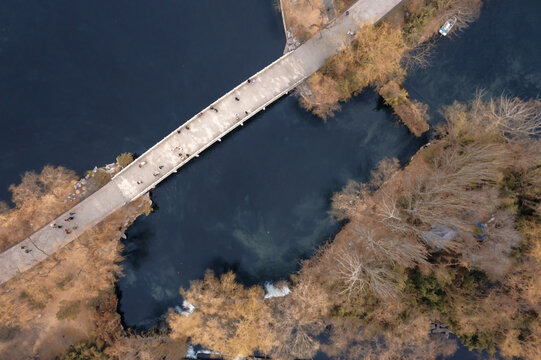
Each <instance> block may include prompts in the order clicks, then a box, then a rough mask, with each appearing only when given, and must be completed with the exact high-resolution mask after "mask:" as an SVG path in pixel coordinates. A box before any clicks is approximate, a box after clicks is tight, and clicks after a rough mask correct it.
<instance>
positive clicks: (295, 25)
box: [282, 0, 328, 42]
mask: <svg viewBox="0 0 541 360" xmlns="http://www.w3.org/2000/svg"><path fill="white" fill-rule="evenodd" d="M282 7H283V10H284V12H283V14H282V16H284V19H285V23H286V27H287V29H288V30H289V31H291V33H292V35H293V36H294V37H297V38H298V39H299V41H300V42H304V41H306V40H308V39H309V38H310V37H312V36H313V35H314V34H315V33H317V32H318V31H319V30H320V29H322V28H324V27H325V26H326V25H327V23H328V19H327V15H326V9H325V6H324V4H323V0H282Z"/></svg>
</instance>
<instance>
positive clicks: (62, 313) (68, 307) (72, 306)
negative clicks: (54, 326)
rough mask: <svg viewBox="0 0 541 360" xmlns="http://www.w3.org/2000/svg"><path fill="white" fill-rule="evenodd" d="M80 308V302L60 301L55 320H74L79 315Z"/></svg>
mask: <svg viewBox="0 0 541 360" xmlns="http://www.w3.org/2000/svg"><path fill="white" fill-rule="evenodd" d="M80 308H81V301H79V300H75V301H66V300H64V301H62V302H60V309H58V312H57V313H56V318H57V319H58V320H74V319H76V318H77V315H79V311H80Z"/></svg>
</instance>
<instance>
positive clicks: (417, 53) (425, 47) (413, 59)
mask: <svg viewBox="0 0 541 360" xmlns="http://www.w3.org/2000/svg"><path fill="white" fill-rule="evenodd" d="M435 44H436V42H435V40H434V38H430V39H428V40H427V41H425V42H421V43H420V44H418V45H417V46H415V47H414V48H413V49H411V50H410V51H408V52H407V53H404V56H403V57H402V65H403V66H404V68H405V69H409V70H413V69H424V68H426V67H428V66H429V65H430V63H431V60H432V55H433V54H434V45H435Z"/></svg>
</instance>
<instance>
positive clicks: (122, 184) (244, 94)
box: [0, 0, 402, 284]
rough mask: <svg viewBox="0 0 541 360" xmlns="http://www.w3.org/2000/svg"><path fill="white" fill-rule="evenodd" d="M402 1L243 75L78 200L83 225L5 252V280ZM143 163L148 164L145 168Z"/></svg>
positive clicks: (363, 1)
mask: <svg viewBox="0 0 541 360" xmlns="http://www.w3.org/2000/svg"><path fill="white" fill-rule="evenodd" d="M401 1H402V0H378V1H373V0H359V1H357V2H356V3H355V4H354V5H353V6H352V7H351V8H350V10H349V15H348V16H346V15H342V16H340V17H339V18H337V19H335V21H334V22H332V23H331V24H330V25H329V26H328V27H327V28H326V29H324V30H322V31H321V32H320V34H319V36H315V37H313V38H312V39H310V40H308V41H307V42H306V43H304V44H303V45H301V46H300V47H299V48H297V49H296V50H295V51H292V52H290V53H287V54H285V55H284V56H282V57H281V58H279V59H278V60H276V61H275V62H273V63H272V64H270V65H269V66H267V67H266V68H264V69H263V70H261V71H260V72H258V73H257V74H255V75H254V76H252V77H251V78H250V82H248V81H247V80H248V79H245V80H243V81H242V82H241V83H240V84H239V85H238V86H237V87H235V88H234V89H233V90H231V91H230V92H228V93H227V94H225V95H224V96H222V97H221V98H220V99H218V100H217V101H216V102H214V103H213V104H212V105H210V106H209V107H208V108H206V109H204V110H203V111H201V113H199V114H197V115H195V116H194V117H193V118H191V119H190V120H188V121H187V122H186V123H184V124H183V125H182V126H180V127H179V128H178V129H175V131H173V132H172V133H171V134H169V135H168V136H166V137H165V138H164V139H163V140H161V141H160V142H158V143H157V144H155V145H154V146H153V147H152V148H150V149H149V150H147V151H146V152H145V153H144V154H143V155H141V156H140V157H139V158H138V159H137V160H136V161H134V162H133V163H132V164H130V165H129V166H127V167H126V168H125V169H123V170H122V171H121V172H119V173H118V174H117V175H116V176H115V177H114V178H113V179H112V180H111V182H109V183H108V184H107V185H105V186H104V187H103V188H101V189H100V190H98V191H97V192H95V193H94V194H92V195H91V196H90V197H88V198H87V199H85V200H83V201H82V202H81V203H79V204H77V205H75V206H74V207H73V208H72V209H71V210H70V211H72V212H76V219H75V220H74V221H72V222H70V225H71V226H75V225H77V226H78V230H76V231H72V233H71V234H65V233H64V232H63V231H61V230H60V229H54V228H51V227H50V226H46V227H44V228H42V229H40V230H38V231H36V232H35V233H34V234H32V235H31V236H29V237H28V238H26V239H24V240H23V241H21V242H20V243H18V244H17V245H14V246H12V247H11V248H9V249H7V250H6V251H4V252H3V253H1V254H0V284H1V283H4V282H6V281H8V280H9V279H11V278H12V277H14V276H15V275H17V274H18V273H19V272H21V271H24V270H26V269H28V268H30V267H32V266H34V265H35V264H37V263H38V262H40V261H42V260H44V259H45V258H46V257H47V256H48V255H50V254H52V253H54V252H55V251H57V250H58V249H60V248H62V247H63V246H65V245H66V244H68V243H70V242H71V241H73V240H74V239H76V238H77V237H78V236H79V235H80V234H81V232H82V231H84V229H86V228H88V227H89V226H92V225H94V224H96V223H98V222H99V221H101V220H103V219H104V218H105V217H106V216H107V215H109V214H111V213H112V212H114V211H115V210H117V209H119V208H120V207H122V206H123V205H124V204H125V203H126V202H129V201H132V200H134V199H136V198H138V197H139V196H141V195H142V194H144V193H146V192H148V191H149V190H151V189H152V188H154V187H155V186H156V185H157V184H158V183H160V182H161V181H162V180H164V179H165V178H166V177H167V176H169V175H170V174H171V173H173V172H176V171H177V170H178V169H179V168H180V167H181V166H183V165H184V164H185V163H186V162H188V161H190V160H191V159H193V158H194V157H197V156H198V154H199V153H201V152H202V151H203V150H205V149H206V148H207V147H209V146H210V145H212V144H213V143H215V142H216V141H220V140H221V138H222V137H223V136H225V135H226V134H227V133H229V132H230V131H232V130H233V129H235V128H236V127H237V126H239V125H242V124H243V123H244V122H245V121H246V120H248V119H249V118H250V117H252V116H254V115H255V114H256V113H257V112H259V111H260V110H262V109H264V108H265V106H267V105H269V104H271V103H272V102H274V101H275V100H276V99H278V98H280V97H281V96H283V95H284V94H286V93H287V92H289V91H290V90H292V89H293V88H295V87H296V86H297V85H298V84H300V83H301V82H302V81H304V80H305V79H306V78H308V77H309V76H310V75H311V74H313V73H314V72H315V71H317V70H318V69H319V68H320V67H321V66H322V65H323V63H324V62H325V60H326V59H327V58H328V57H330V56H332V55H334V54H335V53H336V52H338V51H339V50H340V48H342V46H343V45H344V44H346V43H347V42H348V41H349V36H348V35H347V32H348V30H349V29H354V30H356V29H358V28H359V26H360V25H361V24H362V23H365V22H376V21H378V20H379V19H381V18H382V17H383V16H384V15H385V14H387V13H388V12H389V11H390V10H391V9H392V8H394V7H395V6H396V5H397V4H399V3H400V2H401ZM236 98H237V99H238V100H236ZM213 109H216V110H217V111H215V110H213ZM142 163H145V164H144V165H143V166H141V167H140V166H139V165H140V164H142ZM65 217H67V215H66V214H63V215H62V216H60V217H58V218H57V219H56V220H53V221H52V222H57V223H58V224H60V223H64V222H63V219H64V218H65ZM23 246H24V248H23ZM28 250H31V251H28Z"/></svg>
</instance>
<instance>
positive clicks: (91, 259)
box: [0, 167, 150, 359]
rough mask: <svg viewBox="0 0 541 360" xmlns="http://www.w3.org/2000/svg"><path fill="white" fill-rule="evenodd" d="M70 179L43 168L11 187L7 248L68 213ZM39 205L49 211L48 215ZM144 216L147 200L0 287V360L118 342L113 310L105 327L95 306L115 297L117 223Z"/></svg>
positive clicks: (59, 170)
mask: <svg viewBox="0 0 541 360" xmlns="http://www.w3.org/2000/svg"><path fill="white" fill-rule="evenodd" d="M74 179H75V175H74V173H73V172H71V171H68V170H66V169H64V168H61V167H60V168H52V167H45V168H44V170H43V171H42V172H41V174H33V173H27V174H25V176H24V177H23V181H22V183H21V184H20V185H17V186H15V185H13V186H11V190H12V192H13V194H14V196H13V199H14V202H15V203H16V208H15V209H13V210H10V212H8V213H3V214H2V215H0V216H4V219H7V221H8V222H7V223H6V222H3V223H1V224H0V228H1V229H3V231H6V229H7V230H10V231H11V232H12V233H14V234H15V235H12V234H9V233H8V234H9V237H8V238H7V239H8V241H10V242H13V241H17V240H19V239H20V237H19V236H21V235H20V234H24V235H26V234H27V233H28V232H31V231H32V230H33V229H34V228H37V227H39V224H40V223H39V222H40V221H41V222H43V223H45V222H47V221H49V220H50V219H51V217H52V216H54V213H52V214H51V213H49V212H48V211H47V210H49V211H53V212H54V209H61V210H58V211H63V210H66V206H67V205H66V204H65V203H64V202H63V200H62V197H64V196H65V195H66V194H67V192H69V191H72V190H70V189H73V186H72V183H71V182H72V181H74ZM44 204H46V205H52V208H51V209H46V207H44V206H43V205H44ZM149 210H150V200H149V199H148V198H145V197H143V198H141V199H139V200H136V201H135V202H133V203H130V204H128V205H126V206H125V207H124V208H122V209H120V210H118V211H117V212H115V213H113V214H112V215H110V216H109V217H107V218H106V219H105V220H104V221H102V222H101V223H100V224H98V225H96V226H95V227H94V228H92V229H90V230H88V231H86V232H85V233H84V234H83V235H82V236H81V237H79V238H78V239H77V240H75V241H74V242H72V243H71V244H69V245H67V246H66V247H64V248H63V249H61V250H59V251H58V252H57V253H56V254H54V255H52V256H50V257H49V258H48V259H46V260H45V261H43V262H42V263H40V264H38V265H37V266H35V267H34V268H32V269H30V270H28V271H26V272H24V273H22V274H21V275H19V276H17V277H16V278H14V279H12V280H10V281H8V282H7V283H5V284H3V285H1V286H0V303H1V304H2V306H1V307H0V324H1V326H0V353H1V354H2V358H4V357H5V358H10V359H22V358H26V357H27V356H30V355H39V356H40V358H41V359H54V358H55V357H56V356H58V355H60V354H62V353H64V352H65V351H66V350H67V349H68V348H69V347H70V346H71V345H74V344H77V343H79V342H81V341H85V342H88V343H94V342H98V343H99V346H101V345H103V344H105V343H106V341H102V340H99V339H104V338H107V337H109V338H110V337H111V336H113V335H111V334H115V333H116V335H115V336H118V335H121V333H118V330H119V329H121V327H120V321H119V317H118V315H117V314H116V306H114V307H111V308H109V309H108V310H109V312H108V314H109V315H107V316H108V317H110V318H111V319H112V321H113V322H115V324H116V325H114V326H113V325H110V326H104V324H105V322H104V321H103V319H102V320H98V318H97V315H96V311H97V310H96V306H98V308H99V306H100V304H101V303H103V302H104V301H105V302H106V299H110V298H111V297H113V298H114V296H115V295H114V284H115V282H116V275H118V274H121V268H120V266H119V264H118V263H119V261H120V260H121V256H120V252H121V250H122V245H121V244H120V242H119V240H120V237H121V235H122V232H123V231H125V227H124V226H123V224H124V223H125V221H126V220H127V221H128V222H129V223H131V222H132V221H133V220H134V219H135V218H136V217H137V216H138V215H139V214H143V213H148V211H149ZM30 221H32V223H31V224H30ZM27 223H28V224H30V225H29V226H28V228H27V229H26V230H23V231H21V232H20V233H19V232H18V231H17V230H19V229H18V228H17V226H19V225H20V224H27ZM32 226H34V228H32ZM119 227H120V229H121V230H119ZM25 231H26V232H25ZM6 232H7V231H6ZM3 233H4V232H3ZM24 235H23V236H24ZM115 305H116V302H115ZM14 314H16V316H14ZM107 334H109V335H107ZM83 348H84V349H86V350H84V351H91V350H89V349H91V348H92V347H90V348H88V347H81V346H79V347H78V348H77V349H74V351H83V350H82V349H83ZM92 351H93V350H92Z"/></svg>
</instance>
